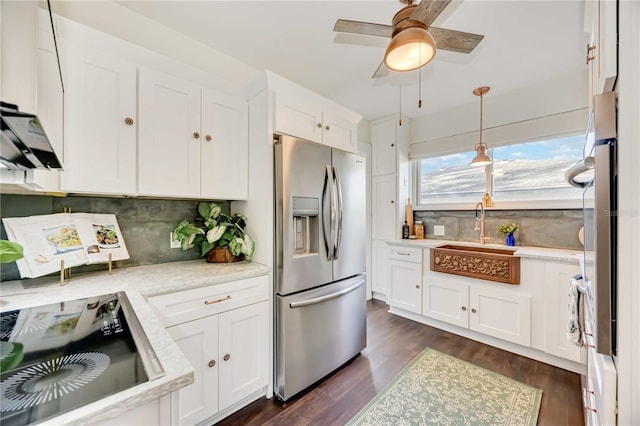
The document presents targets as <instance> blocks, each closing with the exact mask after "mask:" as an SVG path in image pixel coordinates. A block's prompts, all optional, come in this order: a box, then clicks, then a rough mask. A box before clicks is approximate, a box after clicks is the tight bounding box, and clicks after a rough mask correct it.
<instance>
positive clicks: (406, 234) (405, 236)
mask: <svg viewBox="0 0 640 426" xmlns="http://www.w3.org/2000/svg"><path fill="white" fill-rule="evenodd" d="M408 238H409V224H408V223H407V221H406V220H405V221H404V225H402V239H403V240H406V239H408Z"/></svg>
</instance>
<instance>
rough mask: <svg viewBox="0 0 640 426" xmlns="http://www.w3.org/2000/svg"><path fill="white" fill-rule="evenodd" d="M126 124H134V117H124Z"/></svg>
mask: <svg viewBox="0 0 640 426" xmlns="http://www.w3.org/2000/svg"><path fill="white" fill-rule="evenodd" d="M124 124H126V125H127V126H132V125H133V118H131V117H127V118H125V119H124Z"/></svg>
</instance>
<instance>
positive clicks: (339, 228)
mask: <svg viewBox="0 0 640 426" xmlns="http://www.w3.org/2000/svg"><path fill="white" fill-rule="evenodd" d="M274 146H275V156H274V158H275V167H274V170H275V212H276V226H275V230H276V231H275V232H276V236H275V245H276V246H275V298H274V299H275V312H276V324H275V349H276V354H275V368H276V373H275V380H276V383H275V393H276V395H277V396H278V397H279V398H280V399H282V400H288V399H290V398H291V397H292V396H294V395H296V394H297V393H299V392H300V391H302V390H304V389H306V388H307V387H309V386H310V385H312V384H313V383H315V382H317V381H318V380H320V379H322V378H323V377H325V376H326V375H328V374H329V373H331V372H332V371H334V370H335V369H337V368H338V367H340V366H341V365H343V364H344V363H346V362H347V361H349V360H350V359H351V358H353V357H355V356H356V355H358V353H360V351H362V350H363V349H364V348H365V347H366V321H367V310H366V288H365V275H364V274H365V252H366V248H365V241H366V230H365V187H366V174H365V167H366V165H365V159H364V158H363V157H360V156H358V155H355V154H351V153H348V152H344V151H341V150H337V149H333V148H330V147H327V146H324V145H320V144H317V143H312V142H308V141H303V140H300V139H295V138H292V137H289V136H279V137H278V140H277V142H276V144H275V145H274Z"/></svg>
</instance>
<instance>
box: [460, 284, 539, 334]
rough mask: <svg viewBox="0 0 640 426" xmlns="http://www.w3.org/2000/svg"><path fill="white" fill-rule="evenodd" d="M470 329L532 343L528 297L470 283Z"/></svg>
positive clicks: (529, 300)
mask: <svg viewBox="0 0 640 426" xmlns="http://www.w3.org/2000/svg"><path fill="white" fill-rule="evenodd" d="M469 306H470V313H469V328H470V329H471V330H474V331H478V332H480V333H484V334H487V335H489V336H494V337H498V338H500V339H504V340H508V341H510V342H514V343H518V344H520V345H523V346H531V297H530V296H527V295H521V294H517V293H513V292H511V291H506V290H502V289H499V288H493V287H485V286H481V285H474V284H472V285H469Z"/></svg>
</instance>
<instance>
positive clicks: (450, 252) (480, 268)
mask: <svg viewBox="0 0 640 426" xmlns="http://www.w3.org/2000/svg"><path fill="white" fill-rule="evenodd" d="M515 252H516V251H515V250H510V249H502V248H494V247H473V246H463V245H458V244H445V245H442V246H438V247H433V248H432V249H431V270H432V271H435V272H442V273H445V274H453V275H462V276H465V277H471V278H478V279H481V280H489V281H495V282H499V283H504V284H520V257H518V256H515V255H514V253H515Z"/></svg>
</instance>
